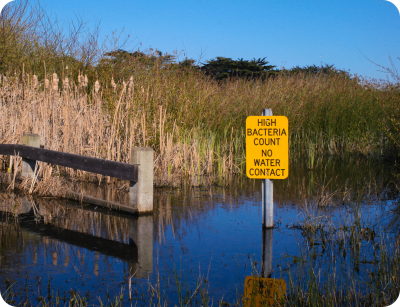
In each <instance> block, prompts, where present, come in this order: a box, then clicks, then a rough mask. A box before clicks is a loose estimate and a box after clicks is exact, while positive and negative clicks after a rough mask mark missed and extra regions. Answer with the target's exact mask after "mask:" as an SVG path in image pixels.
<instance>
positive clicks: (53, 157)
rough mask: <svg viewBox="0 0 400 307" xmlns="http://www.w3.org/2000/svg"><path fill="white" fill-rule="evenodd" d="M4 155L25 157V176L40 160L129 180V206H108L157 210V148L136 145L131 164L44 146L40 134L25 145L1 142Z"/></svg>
mask: <svg viewBox="0 0 400 307" xmlns="http://www.w3.org/2000/svg"><path fill="white" fill-rule="evenodd" d="M0 155H18V156H19V157H22V176H23V177H26V176H29V175H33V174H34V171H35V166H36V161H42V162H46V163H51V164H55V165H60V166H64V167H70V168H73V169H78V170H82V171H86V172H91V173H96V174H101V175H104V176H110V177H115V178H119V179H123V180H129V206H125V205H119V204H108V205H107V204H106V206H107V207H111V208H114V209H119V210H122V211H126V212H130V213H135V212H137V213H145V212H151V211H153V161H154V151H153V150H152V149H151V148H148V147H132V154H131V163H130V164H129V163H121V162H115V161H109V160H104V159H98V158H92V157H86V156H80V155H75V154H70V153H66V152H60V151H55V150H49V149H44V148H40V136H39V135H37V134H24V135H23V137H22V145H17V144H1V145H0ZM72 198H76V197H72ZM90 198H91V197H88V196H86V198H85V197H83V200H84V201H87V202H92V201H90ZM81 199H82V198H81ZM93 201H94V203H95V204H96V205H101V206H102V205H104V204H103V203H102V201H101V200H99V199H95V200H93ZM104 203H107V202H104Z"/></svg>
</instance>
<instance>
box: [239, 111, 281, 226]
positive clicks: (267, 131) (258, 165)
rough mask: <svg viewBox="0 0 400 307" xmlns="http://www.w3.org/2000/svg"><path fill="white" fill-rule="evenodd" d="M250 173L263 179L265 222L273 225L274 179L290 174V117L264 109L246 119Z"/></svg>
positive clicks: (248, 171)
mask: <svg viewBox="0 0 400 307" xmlns="http://www.w3.org/2000/svg"><path fill="white" fill-rule="evenodd" d="M246 174H247V177H249V178H253V179H262V189H261V190H262V224H263V227H264V228H272V227H273V226H274V220H273V191H274V189H273V183H272V180H273V179H286V178H287V177H288V176H289V120H288V118H287V117H286V116H273V115H272V110H271V109H264V110H263V113H262V115H261V116H249V117H247V119H246Z"/></svg>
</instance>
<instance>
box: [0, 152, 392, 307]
mask: <svg viewBox="0 0 400 307" xmlns="http://www.w3.org/2000/svg"><path fill="white" fill-rule="evenodd" d="M292 164H293V165H291V166H290V170H291V173H290V176H289V178H288V179H286V180H282V181H278V180H276V181H274V222H275V225H276V226H275V228H274V229H273V230H270V231H263V229H262V225H261V222H262V221H261V182H260V181H259V180H248V179H246V178H235V179H233V180H232V182H231V185H230V187H229V188H224V187H220V186H212V187H182V188H181V189H174V190H172V189H171V190H168V189H156V190H155V196H154V204H155V211H154V214H152V215H145V216H139V217H135V216H130V215H124V214H121V213H118V212H110V211H107V210H104V209H101V208H98V207H95V206H91V205H88V204H79V203H77V202H72V201H66V200H59V199H55V198H32V197H28V196H24V195H20V194H18V193H11V192H9V191H6V187H3V188H2V189H1V190H0V210H1V211H2V212H3V214H2V215H1V220H0V240H1V241H0V291H1V293H2V294H3V296H5V295H7V294H8V296H9V297H11V293H12V296H13V297H14V302H15V305H17V304H19V303H21V302H23V301H24V300H26V299H28V300H29V301H30V302H31V303H32V304H33V305H37V304H39V303H40V297H43V299H44V300H46V301H52V302H55V298H56V297H57V296H59V297H60V304H62V305H63V304H64V303H68V301H69V298H70V297H71V293H75V294H78V295H79V296H80V297H81V298H83V297H84V298H85V300H86V301H89V303H90V304H96V305H99V304H100V303H99V298H100V300H101V302H103V304H106V303H107V301H109V302H110V301H111V300H115V297H116V296H118V295H120V294H122V295H123V297H122V302H123V303H124V304H125V305H131V304H133V305H134V304H138V305H146V306H147V305H149V304H150V303H153V304H154V303H157V302H162V303H164V302H166V303H167V304H168V305H179V304H180V302H182V301H184V304H185V305H186V303H188V302H189V304H194V305H204V303H205V302H207V303H208V304H209V305H211V304H213V305H218V304H221V303H224V304H225V303H228V304H231V305H234V304H238V303H239V302H240V300H241V297H242V296H243V293H244V282H245V278H246V277H247V276H252V275H260V274H263V275H264V276H266V277H271V278H277V279H283V280H284V281H285V283H286V284H287V287H288V289H289V288H290V287H289V285H290V284H291V281H293V280H294V281H295V282H297V281H299V280H301V279H304V278H305V276H307V274H309V273H308V272H304V271H302V270H301V269H298V263H299V259H305V260H306V262H307V261H309V260H310V259H308V258H307V257H308V256H304V255H305V254H307V251H308V252H310V250H311V251H312V253H311V254H310V253H309V254H310V255H313V260H312V261H311V260H310V262H309V263H311V262H312V266H313V268H314V269H318V270H320V271H321V274H320V275H319V278H320V279H321V281H322V282H323V281H324V280H325V279H327V278H329V276H332V273H335V274H337V277H335V279H336V281H337V284H338V285H340V284H345V283H346V281H348V280H350V279H351V280H364V281H365V280H367V279H368V276H369V275H368V274H369V273H370V272H371V270H374V266H375V265H377V264H378V263H379V261H380V259H379V252H378V250H379V246H380V245H381V244H383V242H389V243H393V242H396V240H398V238H399V226H400V218H399V211H400V210H399V199H398V193H397V188H396V186H395V185H394V184H393V180H394V175H395V174H393V173H394V169H393V166H391V165H388V164H384V163H378V162H374V161H371V160H367V159H354V158H353V159H351V158H349V159H333V158H330V159H324V160H322V159H321V160H319V161H317V162H316V166H315V167H314V170H313V171H310V170H308V169H307V165H306V163H304V164H302V163H297V164H295V163H292ZM85 193H87V194H92V195H93V196H96V197H102V198H106V199H112V200H114V201H119V202H121V203H123V202H124V197H125V196H124V194H123V192H120V193H119V192H118V191H115V189H113V188H112V187H110V186H105V187H99V186H96V185H93V186H91V187H90V186H86V187H85ZM99 194H101V195H100V196H99ZM351 227H354V229H355V230H356V229H358V230H362V233H361V232H359V233H358V234H357V236H358V239H359V241H358V243H359V244H358V245H357V248H352V242H353V243H354V242H355V241H354V240H355V239H354V238H355V237H356V231H355V232H351V235H350V236H346V231H347V230H348V229H353V228H351ZM357 227H358V228H357ZM310 229H316V231H314V232H312V231H310ZM385 244H386V243H385ZM391 249H392V247H391V245H390V244H389V245H388V250H389V251H391ZM307 255H308V254H307ZM302 257H303V258H302ZM332 263H334V264H335V267H334V268H332ZM327 276H328V277H327ZM362 285H363V283H361V282H360V284H359V285H358V284H357V285H356V287H357V289H358V291H360V292H363V291H367V290H365V289H364V288H363V286H362ZM129 296H130V298H131V299H129Z"/></svg>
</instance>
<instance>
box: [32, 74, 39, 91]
mask: <svg viewBox="0 0 400 307" xmlns="http://www.w3.org/2000/svg"><path fill="white" fill-rule="evenodd" d="M38 85H39V81H38V77H37V76H36V75H33V78H32V86H33V88H34V89H36V88H37V87H38Z"/></svg>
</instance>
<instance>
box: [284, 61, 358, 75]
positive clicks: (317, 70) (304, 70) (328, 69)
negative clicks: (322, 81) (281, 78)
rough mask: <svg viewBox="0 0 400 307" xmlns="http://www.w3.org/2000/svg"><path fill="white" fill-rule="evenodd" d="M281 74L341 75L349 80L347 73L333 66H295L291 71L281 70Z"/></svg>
mask: <svg viewBox="0 0 400 307" xmlns="http://www.w3.org/2000/svg"><path fill="white" fill-rule="evenodd" d="M281 73H282V74H284V75H297V74H300V73H301V74H304V75H307V76H309V75H318V74H323V75H341V76H343V77H346V78H350V75H349V73H348V72H347V71H345V70H340V69H337V68H335V67H334V65H328V64H325V66H322V65H321V66H315V64H314V65H309V66H304V67H300V66H296V67H293V68H291V69H282V70H281Z"/></svg>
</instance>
